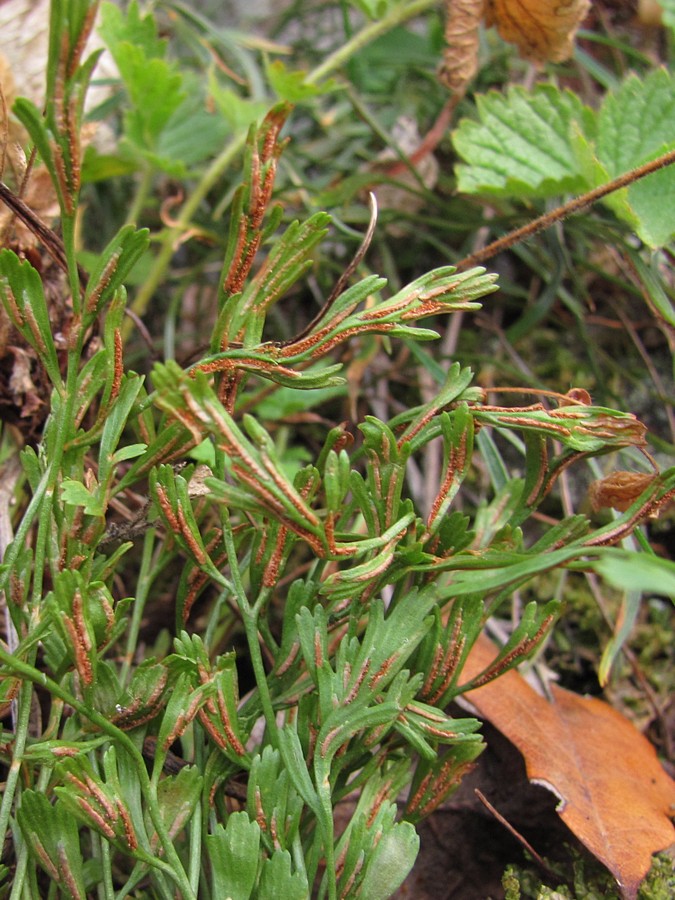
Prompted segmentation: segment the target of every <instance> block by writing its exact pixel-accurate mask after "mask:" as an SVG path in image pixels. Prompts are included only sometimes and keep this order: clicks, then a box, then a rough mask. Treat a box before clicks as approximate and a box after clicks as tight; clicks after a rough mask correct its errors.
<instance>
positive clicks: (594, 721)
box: [464, 637, 675, 900]
mask: <svg viewBox="0 0 675 900" xmlns="http://www.w3.org/2000/svg"><path fill="white" fill-rule="evenodd" d="M496 655H497V649H496V647H495V646H494V645H493V644H492V642H491V641H490V640H488V638H485V637H482V638H481V639H480V640H479V641H478V643H477V644H476V646H475V647H474V649H473V650H472V651H471V654H470V656H469V659H468V661H467V664H466V666H465V669H464V674H465V675H466V677H467V679H470V678H474V677H475V676H476V675H478V674H479V673H480V672H482V671H483V670H484V669H485V668H486V667H487V666H488V665H490V664H491V663H492V661H493V660H494V658H495V656H496ZM552 694H553V702H549V701H547V700H546V699H545V698H544V697H541V696H540V695H539V694H537V693H536V691H534V690H533V688H531V687H530V685H529V684H528V683H527V682H526V681H525V680H524V679H523V678H522V677H521V676H520V675H519V674H518V673H517V672H515V671H511V672H507V673H506V674H505V675H503V676H501V677H500V678H498V679H497V680H496V681H493V682H490V683H489V684H487V685H485V686H484V687H482V688H478V689H477V690H474V691H470V692H469V693H468V694H466V695H465V697H466V699H467V700H468V701H469V702H470V703H472V704H473V705H474V706H475V707H476V708H477V710H478V711H479V713H480V715H482V716H484V717H485V718H486V719H489V721H490V722H491V723H492V724H493V725H494V726H495V727H497V728H498V729H499V730H500V731H501V732H502V734H504V735H505V736H506V737H507V738H508V739H509V740H510V741H512V743H513V744H515V746H516V747H518V749H519V750H520V752H521V753H522V754H523V757H524V758H525V764H526V767H527V774H528V777H529V778H530V780H531V781H535V782H536V783H538V784H542V785H544V786H545V787H549V788H550V789H551V790H552V791H553V792H554V793H555V794H557V795H558V796H559V797H560V799H561V804H560V808H559V810H558V811H559V814H560V816H561V818H562V819H563V821H564V822H565V824H566V825H567V826H568V827H569V828H570V829H571V830H572V831H573V832H574V833H575V834H576V836H577V837H578V838H579V839H580V840H581V841H582V842H583V843H584V845H585V846H586V847H587V848H588V849H589V850H590V851H591V852H592V853H593V854H594V855H595V856H596V857H597V858H598V859H599V860H600V861H601V862H602V863H603V864H604V865H605V866H607V868H608V869H609V871H610V872H611V873H612V875H613V876H614V877H615V878H616V880H617V883H618V884H619V887H620V889H621V893H622V896H623V897H625V898H628V900H630V898H634V897H636V896H637V891H638V887H639V885H640V882H641V881H642V880H643V878H644V877H645V875H646V874H647V872H648V871H649V868H650V866H651V862H652V854H653V853H656V852H658V851H660V850H663V849H665V848H666V847H668V846H669V845H670V844H671V843H672V842H673V840H675V830H674V829H673V826H672V824H671V822H670V819H669V814H670V813H671V807H672V806H673V805H675V782H673V781H672V780H671V779H670V778H669V777H668V776H667V775H666V773H665V772H664V770H663V768H662V767H661V765H660V763H659V761H658V759H657V756H656V751H655V750H654V748H653V747H652V745H651V744H650V743H649V741H647V740H646V738H644V737H643V736H642V735H641V734H640V733H639V732H638V731H637V730H636V729H635V728H634V727H633V725H632V724H631V723H630V722H629V721H628V719H626V718H624V717H623V716H622V715H621V713H619V712H617V711H616V710H615V709H613V707H611V706H609V705H608V704H607V703H604V702H603V701H602V700H597V699H595V698H592V697H581V696H579V695H578V694H574V693H572V692H570V691H566V690H563V689H562V688H559V687H556V686H555V685H554V686H553V687H552Z"/></svg>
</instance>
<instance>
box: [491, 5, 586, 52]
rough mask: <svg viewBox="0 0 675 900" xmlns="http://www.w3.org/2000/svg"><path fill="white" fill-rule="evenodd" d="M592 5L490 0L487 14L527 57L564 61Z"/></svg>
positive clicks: (506, 38)
mask: <svg viewBox="0 0 675 900" xmlns="http://www.w3.org/2000/svg"><path fill="white" fill-rule="evenodd" d="M590 7H591V4H590V0H487V6H486V10H485V18H486V22H487V24H488V25H496V26H497V30H498V31H499V33H500V35H501V36H502V37H503V38H504V40H505V41H510V42H512V43H514V44H517V45H518V50H519V51H520V55H521V56H523V57H525V59H530V60H532V62H539V63H543V62H561V60H563V59H567V58H568V57H570V56H571V55H572V41H573V40H574V35H575V34H576V30H577V28H578V27H579V25H580V24H581V22H582V20H583V19H585V17H586V15H587V13H588V10H589V9H590Z"/></svg>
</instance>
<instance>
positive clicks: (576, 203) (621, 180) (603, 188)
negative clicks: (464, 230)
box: [457, 150, 675, 270]
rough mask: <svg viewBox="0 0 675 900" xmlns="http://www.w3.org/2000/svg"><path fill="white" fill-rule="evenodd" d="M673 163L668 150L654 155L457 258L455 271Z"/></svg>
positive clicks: (674, 152)
mask: <svg viewBox="0 0 675 900" xmlns="http://www.w3.org/2000/svg"><path fill="white" fill-rule="evenodd" d="M674 162H675V150H669V151H668V153H664V154H663V155H662V156H658V157H657V158H656V159H652V160H651V161H650V162H647V163H644V165H642V166H638V167H637V168H636V169H631V170H630V171H629V172H624V173H623V175H619V176H618V178H614V179H612V181H608V182H607V184H602V185H600V187H597V188H593V190H592V191H588V193H586V194H581V196H580V197H574V198H573V199H572V200H570V201H569V202H568V203H563V205H562V206H558V207H557V208H556V209H554V210H552V211H551V212H548V213H546V214H545V215H543V216H539V218H538V219H533V220H532V221H531V222H528V223H527V225H523V227H522V228H516V229H515V230H514V231H510V232H509V233H508V234H505V235H504V236H503V237H500V238H498V239H497V240H496V241H493V242H492V243H491V244H488V245H487V247H483V249H482V250H477V251H476V252H475V253H471V254H469V256H465V257H464V259H461V260H460V261H459V262H458V263H457V269H458V270H462V269H470V268H471V267H472V266H478V265H481V264H482V263H484V262H485V261H486V260H488V259H491V258H492V257H493V256H496V255H497V253H501V252H502V250H508V249H509V247H513V245H514V244H518V243H520V241H524V240H527V239H528V238H531V237H533V236H534V235H535V234H538V233H539V232H540V231H544V229H546V228H550V227H551V225H554V224H555V223H556V222H559V221H560V220H561V219H564V218H566V217H567V216H570V215H572V213H575V212H579V210H581V209H584V208H585V207H587V206H590V205H591V204H592V203H595V202H596V201H597V200H601V199H602V198H603V197H606V196H607V194H611V193H613V192H614V191H618V190H620V189H621V188H624V187H627V186H628V185H629V184H633V182H634V181H638V180H639V179H640V178H644V177H645V176H647V175H651V174H652V173H653V172H656V171H658V170H659V169H663V168H665V167H666V166H670V165H672V164H673V163H674Z"/></svg>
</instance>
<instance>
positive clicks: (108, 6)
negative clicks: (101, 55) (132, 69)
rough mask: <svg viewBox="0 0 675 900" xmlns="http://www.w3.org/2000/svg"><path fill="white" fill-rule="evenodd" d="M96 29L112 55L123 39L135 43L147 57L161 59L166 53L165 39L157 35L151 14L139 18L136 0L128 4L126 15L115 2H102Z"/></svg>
mask: <svg viewBox="0 0 675 900" xmlns="http://www.w3.org/2000/svg"><path fill="white" fill-rule="evenodd" d="M98 31H99V34H100V35H101V37H102V38H103V40H104V41H105V42H106V44H107V46H108V47H109V49H110V52H111V53H112V54H113V56H114V55H115V50H116V48H117V46H118V45H119V44H121V43H123V42H124V41H128V42H129V43H131V44H135V45H136V46H137V47H138V48H139V49H141V50H142V51H143V53H144V55H145V56H147V57H148V58H149V59H152V58H154V57H158V58H160V59H162V58H163V57H164V55H165V53H166V41H165V40H160V39H159V38H158V37H157V25H156V23H155V20H154V18H153V16H152V15H150V14H148V15H147V16H144V17H143V18H141V12H140V8H139V5H138V3H137V0H132V2H131V3H130V4H129V6H128V8H127V11H126V15H125V14H124V13H123V12H122V10H121V9H120V8H119V6H118V5H117V4H116V3H102V4H101V15H100V23H99V27H98Z"/></svg>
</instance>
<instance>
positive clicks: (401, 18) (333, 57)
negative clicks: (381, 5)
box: [305, 0, 439, 84]
mask: <svg viewBox="0 0 675 900" xmlns="http://www.w3.org/2000/svg"><path fill="white" fill-rule="evenodd" d="M434 6H439V2H438V0H415V2H413V3H407V2H404V3H401V4H399V5H398V6H395V7H394V8H393V9H392V10H390V12H389V13H387V15H385V16H383V17H382V18H381V19H378V20H377V21H375V22H369V23H368V25H366V26H365V28H362V29H361V31H359V32H357V33H356V34H355V35H354V37H352V38H351V39H350V40H348V41H347V43H346V44H343V45H342V46H341V47H338V49H337V50H335V51H334V52H333V53H331V54H330V56H327V57H326V59H324V61H323V62H322V63H321V65H320V66H317V68H316V69H314V70H313V71H312V72H310V73H309V75H308V76H307V78H305V83H306V84H316V83H317V82H319V81H321V80H322V79H323V78H325V77H326V76H327V75H329V74H331V73H332V72H335V71H336V70H337V69H341V68H342V67H343V66H344V65H345V64H346V63H348V62H349V60H350V59H351V58H352V57H353V56H354V55H355V54H356V53H358V51H359V50H362V49H363V47H365V46H367V45H368V44H370V43H372V41H374V40H375V39H376V38H378V37H380V36H381V35H383V34H386V33H387V31H390V30H391V29H392V28H395V27H396V26H397V25H400V24H401V23H402V22H406V21H407V20H408V19H414V18H415V16H419V15H421V14H422V13H424V12H426V11H427V10H428V9H431V8H432V7H434Z"/></svg>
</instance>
